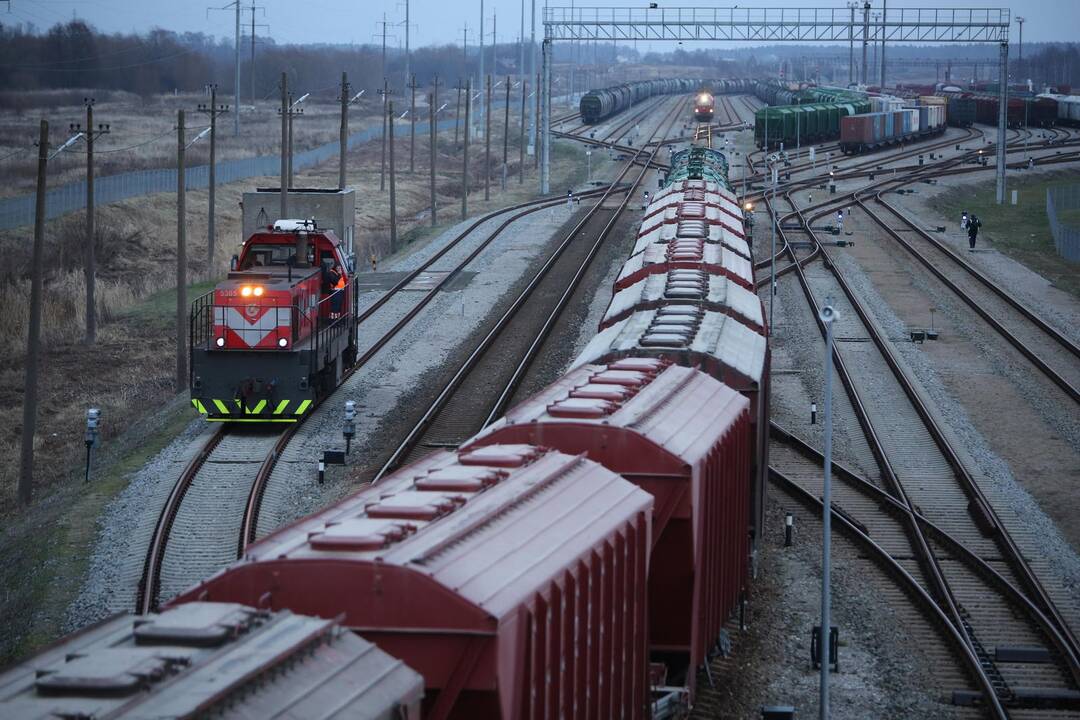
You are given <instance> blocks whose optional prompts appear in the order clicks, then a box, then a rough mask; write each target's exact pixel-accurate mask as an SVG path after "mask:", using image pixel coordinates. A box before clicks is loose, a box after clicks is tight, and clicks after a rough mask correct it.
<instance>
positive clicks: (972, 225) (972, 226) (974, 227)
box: [967, 215, 982, 252]
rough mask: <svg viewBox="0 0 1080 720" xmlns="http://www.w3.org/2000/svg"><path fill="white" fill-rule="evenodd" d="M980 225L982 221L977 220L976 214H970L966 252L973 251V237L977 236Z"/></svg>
mask: <svg viewBox="0 0 1080 720" xmlns="http://www.w3.org/2000/svg"><path fill="white" fill-rule="evenodd" d="M981 227H982V222H981V221H980V220H979V216H978V215H972V216H971V218H969V219H968V223H967V233H968V245H969V247H968V252H975V239H976V238H977V237H978V236H979V228H981Z"/></svg>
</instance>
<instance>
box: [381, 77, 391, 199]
mask: <svg viewBox="0 0 1080 720" xmlns="http://www.w3.org/2000/svg"><path fill="white" fill-rule="evenodd" d="M382 86H383V90H382V101H383V118H382V156H381V158H380V160H379V192H383V191H385V190H386V98H387V96H388V93H389V90H390V88H389V85H388V83H387V81H386V76H385V75H384V76H383V82H382Z"/></svg>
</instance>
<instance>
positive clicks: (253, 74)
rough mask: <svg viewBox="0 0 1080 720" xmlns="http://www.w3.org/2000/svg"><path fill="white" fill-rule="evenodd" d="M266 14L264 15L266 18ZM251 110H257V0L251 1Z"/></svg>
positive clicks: (237, 108)
mask: <svg viewBox="0 0 1080 720" xmlns="http://www.w3.org/2000/svg"><path fill="white" fill-rule="evenodd" d="M265 14H266V13H265V12H264V13H263V15H264V16H265ZM248 74H249V75H251V110H252V112H254V110H255V0H251V70H250V71H249V73H248ZM236 113H237V114H240V106H239V105H237V106H236Z"/></svg>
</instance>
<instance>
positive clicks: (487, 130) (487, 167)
mask: <svg viewBox="0 0 1080 720" xmlns="http://www.w3.org/2000/svg"><path fill="white" fill-rule="evenodd" d="M487 108H488V113H487V115H486V116H485V117H484V121H485V126H484V202H487V201H488V200H490V199H491V76H490V75H488V76H487Z"/></svg>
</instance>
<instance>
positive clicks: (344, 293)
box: [190, 220, 357, 422]
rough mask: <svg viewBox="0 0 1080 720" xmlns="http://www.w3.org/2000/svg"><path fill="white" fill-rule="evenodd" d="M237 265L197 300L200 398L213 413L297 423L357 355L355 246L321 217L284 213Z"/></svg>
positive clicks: (195, 375)
mask: <svg viewBox="0 0 1080 720" xmlns="http://www.w3.org/2000/svg"><path fill="white" fill-rule="evenodd" d="M233 266H234V267H233V270H232V271H231V272H230V273H229V276H228V277H227V278H226V279H225V280H223V281H222V282H221V283H219V284H218V286H217V287H215V288H214V289H213V290H212V291H211V292H209V293H207V294H206V295H203V296H202V297H200V298H198V299H197V300H195V302H194V303H192V306H191V317H190V324H191V327H190V355H191V358H190V359H191V403H192V404H193V405H194V406H195V409H196V410H198V411H199V412H200V413H203V414H205V415H206V418H207V420H213V421H227V422H296V421H297V420H299V419H300V418H301V417H303V416H304V415H305V414H306V413H307V412H308V411H309V410H310V409H311V408H312V406H313V405H314V404H315V402H317V401H318V400H319V399H320V398H322V397H323V396H324V395H325V394H327V393H329V392H330V391H332V390H333V389H334V388H335V387H337V385H338V384H339V383H340V382H341V378H342V374H343V373H344V371H345V370H346V369H348V368H349V367H351V366H352V364H353V363H354V362H355V361H356V355H357V346H356V317H357V313H356V293H355V290H354V277H353V273H352V270H351V267H350V261H349V258H348V257H347V254H346V252H345V248H344V247H343V245H342V243H341V241H340V240H339V239H338V237H337V236H336V235H335V234H334V233H333V232H332V231H330V230H322V229H319V228H318V227H317V226H316V224H315V222H314V221H311V220H279V221H277V222H276V223H274V225H273V226H271V227H269V228H267V229H266V230H262V231H258V232H255V233H253V234H252V235H251V236H250V237H249V238H248V239H247V241H245V242H244V245H243V247H242V248H241V250H240V253H239V255H238V256H237V257H235V258H233Z"/></svg>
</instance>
